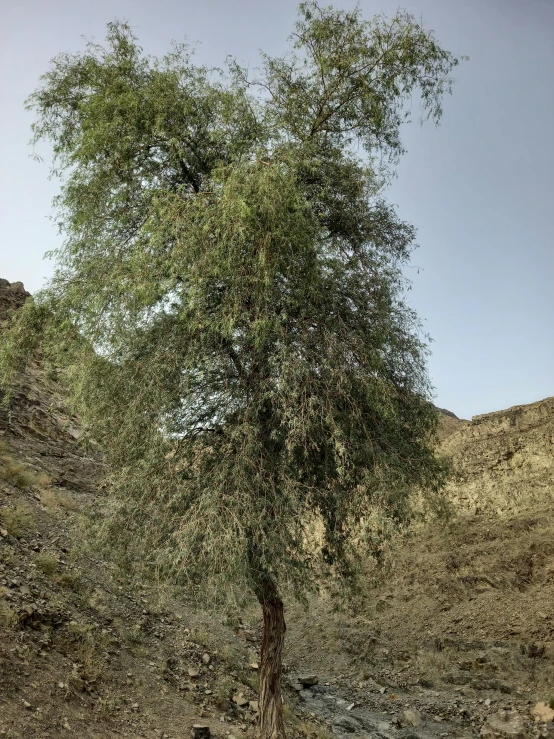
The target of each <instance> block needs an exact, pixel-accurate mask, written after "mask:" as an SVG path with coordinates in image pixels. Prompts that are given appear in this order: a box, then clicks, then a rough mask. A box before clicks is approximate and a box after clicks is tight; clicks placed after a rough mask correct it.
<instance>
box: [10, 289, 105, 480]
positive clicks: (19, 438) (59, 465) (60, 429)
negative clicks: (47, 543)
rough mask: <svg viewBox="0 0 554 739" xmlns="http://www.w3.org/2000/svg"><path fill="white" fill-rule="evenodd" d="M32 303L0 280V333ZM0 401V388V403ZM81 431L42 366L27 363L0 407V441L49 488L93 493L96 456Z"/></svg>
mask: <svg viewBox="0 0 554 739" xmlns="http://www.w3.org/2000/svg"><path fill="white" fill-rule="evenodd" d="M28 298H30V294H29V293H28V292H27V291H26V290H25V288H24V286H23V283H21V282H13V283H10V282H8V280H4V279H0V330H1V329H2V327H3V326H5V325H6V324H7V323H8V321H9V319H10V317H11V316H12V315H13V313H14V312H15V311H16V310H17V309H18V308H21V307H22V306H23V304H24V303H25V301H26V300H27V299H28ZM2 398H3V392H2V388H0V401H1V399H2ZM82 434H83V432H82V429H81V428H80V424H79V421H78V419H77V418H76V417H75V416H74V415H73V414H72V413H71V412H70V410H69V409H68V407H67V404H66V403H65V402H64V399H63V397H62V394H61V391H60V387H59V386H58V385H57V384H56V382H55V381H54V380H52V379H51V378H49V377H48V376H47V373H46V372H45V371H44V369H43V368H42V367H41V366H40V362H39V361H37V358H36V357H35V358H33V359H32V360H31V362H30V363H29V366H28V368H27V370H26V371H25V373H24V375H23V377H22V378H20V382H19V384H18V386H17V388H16V389H15V391H14V392H13V396H12V397H11V399H10V403H9V408H5V407H3V406H2V405H1V404H0V440H2V439H3V440H4V441H5V442H7V443H8V444H9V445H10V448H11V449H13V450H14V451H15V452H16V453H17V456H18V458H19V459H21V460H22V461H24V462H25V463H26V464H27V465H29V467H30V468H31V469H35V470H37V471H40V472H43V473H46V474H48V476H49V477H50V478H51V479H52V483H53V485H56V486H58V487H62V488H66V487H67V488H71V489H73V490H78V491H82V492H92V491H93V490H94V484H95V482H96V480H97V479H98V478H99V473H100V467H101V464H100V454H99V453H98V451H97V449H96V448H95V447H92V448H91V447H90V446H88V447H87V448H86V450H85V448H84V447H83V445H82V444H81V443H80V442H81V438H82Z"/></svg>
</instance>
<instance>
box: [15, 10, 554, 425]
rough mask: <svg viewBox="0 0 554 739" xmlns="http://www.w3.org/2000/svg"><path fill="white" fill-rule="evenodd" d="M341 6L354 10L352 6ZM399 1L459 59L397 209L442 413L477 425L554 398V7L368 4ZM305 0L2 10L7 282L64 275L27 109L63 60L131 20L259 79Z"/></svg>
mask: <svg viewBox="0 0 554 739" xmlns="http://www.w3.org/2000/svg"><path fill="white" fill-rule="evenodd" d="M333 4H334V5H335V7H342V8H345V9H352V8H353V7H354V5H355V3H354V2H350V0H335V2H334V3H333ZM399 4H400V5H401V6H402V7H403V8H405V9H406V10H408V11H410V12H412V13H414V14H415V15H416V16H417V17H418V18H421V19H422V21H423V23H424V25H425V26H426V27H427V28H432V29H433V30H434V31H435V33H436V35H437V38H438V40H439V42H440V43H441V45H442V46H443V47H445V48H446V49H448V50H449V51H451V52H453V53H454V54H456V55H467V56H469V57H470V59H469V61H465V62H462V63H461V65H460V66H459V67H457V69H456V70H455V76H456V79H457V82H456V85H455V87H454V90H453V95H452V96H451V97H449V98H447V99H446V100H445V104H444V115H443V120H442V122H441V125H440V127H438V128H436V127H435V126H434V125H433V124H430V123H428V124H426V125H424V126H420V125H419V124H418V123H417V122H414V123H413V124H411V125H410V126H406V127H405V128H404V130H403V136H404V139H403V140H404V145H405V148H406V149H407V154H406V155H405V156H404V157H403V159H402V161H401V163H400V166H399V168H398V177H397V179H396V180H395V181H394V182H393V184H392V185H391V187H390V189H389V191H388V193H387V197H388V199H389V200H390V201H391V202H393V203H395V204H396V205H397V206H398V212H399V214H400V216H401V217H402V218H403V219H404V220H406V221H408V222H410V223H412V224H414V225H415V226H416V228H417V230H418V238H417V241H418V244H419V248H418V249H417V250H416V251H415V253H414V256H413V260H412V267H411V268H410V269H409V270H408V276H409V277H410V279H411V280H412V283H413V284H412V289H411V290H410V292H409V293H408V301H409V303H410V304H411V306H412V307H413V308H415V309H416V311H417V312H418V314H419V316H420V318H421V319H422V321H423V325H424V329H425V331H426V332H427V333H428V334H429V335H430V336H431V337H432V339H433V341H432V343H431V345H430V348H431V355H430V357H429V374H430V377H431V381H432V383H433V385H434V387H435V390H436V397H435V402H436V404H437V405H438V406H439V407H442V408H448V409H449V410H451V411H453V412H454V413H456V414H457V415H458V416H460V417H461V418H471V417H472V416H474V415H477V414H481V413H487V412H490V411H494V410H500V409H503V408H507V407H510V406H513V405H519V404H523V403H531V402H534V401H536V400H540V399H542V398H545V397H547V396H551V395H554V341H553V332H552V324H553V318H554V248H553V246H554V245H553V238H554V237H553V234H554V228H553V225H554V224H553V221H554V204H553V202H552V196H553V193H554V137H553V136H552V131H553V129H552V121H553V120H554V85H553V84H552V73H553V71H554V43H552V41H553V37H554V2H553V1H552V0H463V2H461V0H403V1H402V2H401V3H399V2H397V1H396V0H360V2H359V5H360V7H361V9H362V12H363V14H364V16H366V17H371V16H372V15H374V14H376V13H385V14H387V15H392V14H394V12H395V11H396V10H397V8H398V6H399ZM296 6H297V2H296V0H275V1H274V0H156V2H153V1H152V0H95V2H94V3H88V2H83V1H82V0H81V1H79V0H17V2H16V1H15V0H3V1H2V2H1V3H0V111H1V115H0V234H1V241H0V277H3V278H6V279H8V280H10V281H11V282H14V281H18V280H21V281H22V282H24V284H25V286H26V288H27V289H28V290H30V291H31V292H34V291H35V290H37V289H39V288H40V287H41V286H42V285H43V283H44V281H45V279H47V278H48V276H49V275H50V274H51V273H52V269H53V265H52V262H51V261H47V260H44V259H43V255H44V253H45V252H46V251H48V250H51V249H54V248H56V246H57V245H58V244H59V242H60V237H59V235H58V233H57V230H56V227H55V225H54V224H53V222H52V220H51V214H52V209H51V201H52V198H53V197H54V195H55V194H56V192H57V189H58V183H57V181H55V180H49V179H48V174H49V166H48V165H49V150H48V147H47V146H46V145H43V146H42V147H39V149H38V153H39V154H41V155H42V156H43V157H44V161H43V162H42V163H37V162H35V161H33V159H32V158H31V156H30V155H31V149H30V147H29V145H28V141H29V138H30V125H31V123H32V121H33V114H32V113H29V112H27V111H25V110H24V100H25V98H26V97H27V96H28V95H29V94H30V93H31V92H32V91H33V90H34V89H35V88H36V86H37V84H38V78H39V77H40V75H41V74H43V73H44V72H45V71H46V70H47V68H48V64H49V61H50V59H51V58H52V57H53V56H55V55H56V54H58V53H59V52H62V51H68V52H74V51H79V50H81V49H83V47H84V43H85V42H84V40H83V37H86V38H88V39H94V40H96V41H99V42H100V41H102V40H103V39H104V35H105V28H106V23H108V22H109V21H110V20H114V19H115V18H118V19H121V20H126V21H128V22H129V23H130V24H131V26H132V27H133V29H134V31H135V33H136V34H137V36H138V37H139V40H140V43H141V45H142V47H143V48H144V50H145V52H146V53H149V54H153V55H156V56H159V55H163V54H164V53H165V52H166V51H167V50H168V48H169V45H170V43H171V41H172V40H177V41H182V40H185V39H188V40H189V41H190V42H196V43H198V50H197V55H196V58H197V60H198V61H199V62H200V63H205V64H208V65H221V64H222V63H223V62H224V60H225V58H226V56H227V55H232V56H234V57H236V58H237V60H238V61H239V62H241V63H242V64H243V65H248V66H250V67H255V66H256V64H257V60H258V58H259V57H258V51H259V49H263V50H264V51H265V52H267V53H269V54H271V55H281V54H283V53H284V51H285V49H286V39H287V37H288V35H289V34H290V32H291V30H292V28H293V23H294V20H295V17H296Z"/></svg>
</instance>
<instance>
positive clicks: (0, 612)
mask: <svg viewBox="0 0 554 739" xmlns="http://www.w3.org/2000/svg"><path fill="white" fill-rule="evenodd" d="M5 592H6V588H0V628H2V629H10V628H13V627H14V626H15V625H16V624H17V614H16V613H15V611H14V610H13V609H12V608H11V606H10V605H9V603H7V602H6V601H5V600H4V598H3V595H4V594H5Z"/></svg>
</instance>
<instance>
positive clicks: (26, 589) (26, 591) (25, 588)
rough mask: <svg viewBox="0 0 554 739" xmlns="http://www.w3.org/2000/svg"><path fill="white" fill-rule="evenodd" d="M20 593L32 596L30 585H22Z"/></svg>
mask: <svg viewBox="0 0 554 739" xmlns="http://www.w3.org/2000/svg"><path fill="white" fill-rule="evenodd" d="M19 592H20V593H21V595H31V589H30V587H29V586H28V585H21V587H20V588H19Z"/></svg>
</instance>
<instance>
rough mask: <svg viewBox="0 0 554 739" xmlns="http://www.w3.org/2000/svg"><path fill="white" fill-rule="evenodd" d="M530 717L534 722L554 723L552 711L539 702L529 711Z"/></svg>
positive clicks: (546, 705) (553, 712)
mask: <svg viewBox="0 0 554 739" xmlns="http://www.w3.org/2000/svg"><path fill="white" fill-rule="evenodd" d="M531 716H533V718H534V719H535V721H542V722H546V721H554V711H553V710H552V708H550V706H549V705H548V704H546V703H542V702H539V703H537V704H536V705H535V706H534V708H532V709H531Z"/></svg>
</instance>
